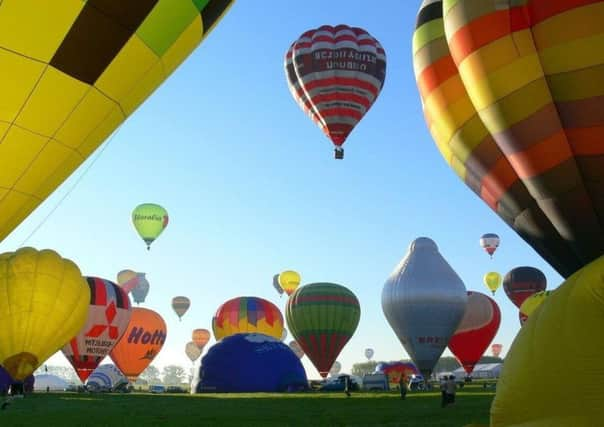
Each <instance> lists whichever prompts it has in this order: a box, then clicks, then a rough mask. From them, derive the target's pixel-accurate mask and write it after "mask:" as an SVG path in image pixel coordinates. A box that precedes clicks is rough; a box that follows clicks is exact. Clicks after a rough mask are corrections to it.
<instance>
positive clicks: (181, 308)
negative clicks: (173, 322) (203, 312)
mask: <svg viewBox="0 0 604 427" xmlns="http://www.w3.org/2000/svg"><path fill="white" fill-rule="evenodd" d="M190 306H191V300H190V299H189V298H187V297H174V298H172V310H174V312H175V313H176V314H177V315H178V320H182V316H184V315H185V313H186V312H187V310H188V309H189V307H190Z"/></svg>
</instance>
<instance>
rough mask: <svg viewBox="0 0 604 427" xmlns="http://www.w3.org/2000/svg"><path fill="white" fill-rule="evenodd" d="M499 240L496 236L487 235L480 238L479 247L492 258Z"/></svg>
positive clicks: (492, 234)
mask: <svg viewBox="0 0 604 427" xmlns="http://www.w3.org/2000/svg"><path fill="white" fill-rule="evenodd" d="M499 243H500V239H499V236H498V235H497V234H494V233H487V234H483V235H482V236H481V237H480V246H481V247H482V249H484V250H485V251H486V253H488V254H489V255H491V256H493V254H494V253H495V251H496V250H497V248H498V247H499Z"/></svg>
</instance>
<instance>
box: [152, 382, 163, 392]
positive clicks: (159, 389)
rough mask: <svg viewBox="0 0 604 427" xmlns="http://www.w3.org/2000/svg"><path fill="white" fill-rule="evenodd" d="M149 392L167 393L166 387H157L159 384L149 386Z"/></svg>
mask: <svg viewBox="0 0 604 427" xmlns="http://www.w3.org/2000/svg"><path fill="white" fill-rule="evenodd" d="M149 392H151V393H165V392H166V386H163V385H157V384H156V385H152V386H149Z"/></svg>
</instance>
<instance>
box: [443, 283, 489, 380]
mask: <svg viewBox="0 0 604 427" xmlns="http://www.w3.org/2000/svg"><path fill="white" fill-rule="evenodd" d="M500 323H501V311H500V310H499V306H498V305H497V303H496V302H495V301H494V300H493V299H491V298H489V297H488V296H486V295H485V294H482V293H480V292H472V291H468V304H467V305H466V312H465V314H464V316H463V319H462V320H461V323H460V324H459V326H458V327H457V330H456V331H455V334H453V336H452V337H451V339H450V340H449V350H451V353H453V355H454V356H455V357H456V358H457V361H458V362H459V363H460V364H461V366H463V368H464V370H465V371H466V372H467V373H468V375H469V374H471V373H472V371H473V370H474V366H475V365H476V364H477V363H478V361H479V360H480V358H481V357H482V356H483V354H484V352H485V351H486V350H487V348H488V347H489V344H491V341H493V338H495V335H497V331H498V330H499V324H500Z"/></svg>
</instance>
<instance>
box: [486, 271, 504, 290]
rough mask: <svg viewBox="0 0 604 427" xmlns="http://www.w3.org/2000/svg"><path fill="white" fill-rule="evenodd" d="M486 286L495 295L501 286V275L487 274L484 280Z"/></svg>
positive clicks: (494, 272) (492, 272) (495, 273)
mask: <svg viewBox="0 0 604 427" xmlns="http://www.w3.org/2000/svg"><path fill="white" fill-rule="evenodd" d="M482 281H483V283H484V285H485V286H486V287H487V288H489V290H490V291H491V292H492V293H493V295H495V291H497V289H499V287H500V286H501V274H499V273H497V272H496V271H491V272H490V273H487V274H485V275H484V277H483V278H482Z"/></svg>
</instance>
